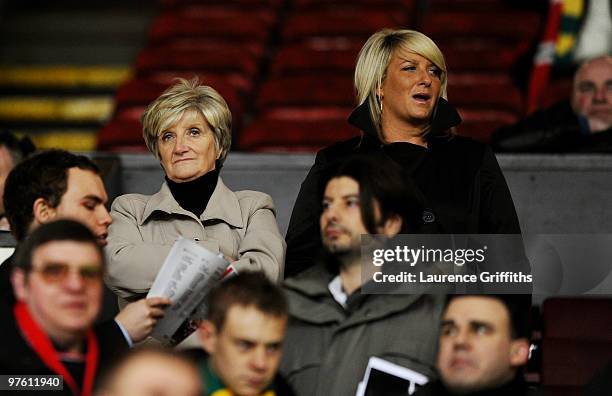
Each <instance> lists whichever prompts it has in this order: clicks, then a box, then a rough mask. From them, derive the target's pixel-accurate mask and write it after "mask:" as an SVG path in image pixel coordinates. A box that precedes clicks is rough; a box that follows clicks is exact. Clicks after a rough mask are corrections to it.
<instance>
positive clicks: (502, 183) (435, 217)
mask: <svg viewBox="0 0 612 396" xmlns="http://www.w3.org/2000/svg"><path fill="white" fill-rule="evenodd" d="M369 114H370V113H369V108H368V105H367V102H366V103H364V104H363V105H361V106H359V107H358V108H356V109H355V110H354V111H353V113H352V114H351V116H350V118H349V122H350V123H351V124H353V125H354V126H356V127H358V128H359V129H361V130H362V134H361V136H359V137H355V138H352V139H349V140H347V141H344V142H341V143H337V144H334V145H332V146H329V147H327V148H324V149H322V150H321V151H319V152H318V153H317V157H316V160H315V163H314V165H313V166H312V168H311V169H310V172H309V173H308V175H307V176H306V179H305V180H304V181H303V182H302V186H301V189H300V192H299V194H298V197H297V200H296V203H295V206H294V208H293V213H292V214H291V221H290V223H289V228H288V230H287V236H286V241H287V259H286V264H285V275H286V276H287V277H289V276H292V275H295V274H297V273H298V272H301V271H303V270H304V269H306V268H308V267H310V266H311V265H312V263H313V262H314V260H313V258H314V257H313V256H314V255H315V254H316V252H317V251H319V249H320V247H321V238H320V233H319V215H320V213H321V197H322V191H323V189H324V186H323V185H322V184H323V181H324V180H325V179H326V175H327V174H328V173H329V172H330V169H332V168H333V166H335V164H336V163H337V162H339V161H342V160H345V159H346V158H348V157H350V156H352V155H355V154H366V155H383V156H387V157H389V158H391V159H392V160H394V161H395V162H397V163H398V164H400V165H401V166H402V168H403V169H404V171H405V174H406V177H409V178H413V179H414V181H415V183H416V185H417V187H418V188H419V189H420V190H421V193H422V195H423V197H424V200H425V207H426V208H427V210H426V211H424V212H423V222H422V223H421V224H418V225H414V226H415V228H416V229H417V230H418V231H419V232H422V233H437V232H442V233H453V234H478V233H481V234H520V232H521V231H520V226H519V222H518V218H517V215H516V211H515V209H514V203H513V202H512V197H511V196H510V191H509V190H508V186H507V184H506V180H505V179H504V176H503V174H502V172H501V170H500V168H499V164H498V163H497V160H496V159H495V156H494V154H493V152H492V151H491V149H490V148H489V147H488V146H486V145H484V144H482V143H478V142H476V141H474V140H472V139H469V138H465V137H460V136H456V135H449V134H447V133H446V132H447V131H448V130H449V128H451V127H453V126H456V125H458V124H459V123H460V122H461V118H460V117H459V114H458V113H457V111H456V110H455V109H454V108H453V107H452V106H451V105H450V104H448V102H447V101H446V100H444V99H440V100H439V102H438V105H437V107H436V110H435V113H434V116H433V118H432V123H431V130H430V133H429V134H428V135H427V139H428V148H424V147H421V146H416V145H413V144H409V143H392V144H383V143H381V141H380V139H379V138H378V136H377V132H376V130H375V128H374V125H373V124H372V121H371V118H370V115H369Z"/></svg>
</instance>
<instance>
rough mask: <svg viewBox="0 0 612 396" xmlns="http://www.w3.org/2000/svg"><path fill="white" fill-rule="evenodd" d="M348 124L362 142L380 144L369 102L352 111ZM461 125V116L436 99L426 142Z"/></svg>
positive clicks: (448, 105)
mask: <svg viewBox="0 0 612 396" xmlns="http://www.w3.org/2000/svg"><path fill="white" fill-rule="evenodd" d="M348 122H349V124H351V125H353V126H355V127H357V128H359V129H360V130H362V131H363V133H364V135H363V138H364V139H362V140H368V141H371V142H376V143H378V144H381V141H380V138H379V137H378V132H377V131H376V127H375V126H374V123H373V122H372V118H371V117H370V105H369V101H368V100H366V101H364V102H363V103H362V104H361V105H359V106H358V107H357V108H355V109H354V110H353V112H352V113H351V115H350V116H349V118H348ZM460 123H461V116H460V115H459V113H458V112H457V110H456V109H455V108H454V107H453V106H451V104H450V103H448V101H447V100H446V99H444V98H440V99H438V104H437V105H436V107H435V108H434V112H433V115H432V119H431V131H430V132H429V133H428V134H427V135H426V139H427V140H432V139H437V138H443V137H445V135H444V132H446V131H448V130H449V129H450V128H452V127H454V126H457V125H459V124H460Z"/></svg>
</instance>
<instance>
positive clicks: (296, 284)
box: [281, 264, 444, 396]
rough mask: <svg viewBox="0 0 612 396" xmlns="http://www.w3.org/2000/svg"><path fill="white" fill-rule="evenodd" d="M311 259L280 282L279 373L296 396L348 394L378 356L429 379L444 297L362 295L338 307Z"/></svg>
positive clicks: (325, 278)
mask: <svg viewBox="0 0 612 396" xmlns="http://www.w3.org/2000/svg"><path fill="white" fill-rule="evenodd" d="M334 276H335V275H334V274H332V273H331V272H329V271H328V270H327V269H326V268H325V266H324V265H321V264H320V265H317V266H315V267H313V268H311V269H309V270H307V271H305V272H304V273H302V274H300V275H298V276H296V277H295V278H291V279H289V280H287V281H286V282H285V290H286V294H287V296H288V298H289V315H290V317H289V327H288V331H287V337H286V339H285V351H284V355H283V360H282V362H281V373H282V375H283V376H284V377H285V378H286V379H287V380H288V382H289V383H290V385H291V386H292V387H293V389H295V391H296V393H297V394H298V395H300V396H307V395H308V396H310V395H317V396H319V395H320V396H327V395H334V396H343V395H346V396H353V395H355V391H356V389H357V384H358V383H359V381H361V379H362V378H363V375H364V373H365V369H366V366H367V363H368V359H369V358H370V357H371V356H377V357H380V358H383V359H385V360H389V361H391V362H393V363H396V364H399V365H401V366H404V367H407V368H410V369H412V370H415V371H418V372H420V373H422V374H424V375H426V376H427V377H429V378H430V379H431V378H435V374H434V373H435V372H434V364H435V358H436V353H437V339H438V328H439V323H440V317H441V315H442V309H443V305H444V296H443V295H362V296H357V301H354V304H353V303H351V304H349V307H348V309H346V310H345V309H344V308H343V307H342V306H341V305H339V304H338V303H337V302H336V301H335V300H334V299H333V297H332V296H331V293H330V292H329V289H328V284H329V282H330V281H331V280H332V279H333V277H334Z"/></svg>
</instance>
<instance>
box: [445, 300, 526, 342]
mask: <svg viewBox="0 0 612 396" xmlns="http://www.w3.org/2000/svg"><path fill="white" fill-rule="evenodd" d="M467 296H469V297H483V298H493V299H495V300H498V301H499V302H501V303H502V304H504V306H505V307H506V310H507V311H508V317H509V319H510V336H511V337H512V339H513V340H516V339H517V338H526V339H528V340H529V339H530V338H531V295H530V294H451V295H449V296H448V297H447V302H446V305H447V306H448V304H449V303H450V302H451V301H452V300H454V299H455V298H458V297H467Z"/></svg>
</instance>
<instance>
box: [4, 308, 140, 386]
mask: <svg viewBox="0 0 612 396" xmlns="http://www.w3.org/2000/svg"><path fill="white" fill-rule="evenodd" d="M0 314H1V315H2V321H1V322H0V350H2V353H0V374H22V375H55V373H54V372H53V371H52V370H51V369H50V368H49V367H47V366H46V365H45V363H43V361H42V360H41V359H40V358H39V356H38V355H37V354H36V352H35V351H34V350H33V349H32V348H31V347H30V345H29V344H28V342H27V341H26V340H25V339H24V338H23V337H22V335H21V331H20V330H19V327H18V326H17V322H16V320H15V315H14V314H13V312H12V309H8V307H7V305H6V302H5V301H1V302H0ZM94 331H95V334H96V337H97V339H98V348H99V358H98V369H97V370H96V381H97V380H99V379H100V378H101V375H102V374H103V373H104V372H105V371H107V370H108V369H110V368H111V367H112V365H113V363H114V362H116V361H117V360H118V359H119V358H120V357H121V356H123V354H124V353H127V352H128V351H129V347H128V344H127V342H126V341H125V338H124V336H123V333H122V332H121V330H120V329H119V326H118V325H117V323H116V322H115V321H114V320H111V321H107V322H104V323H101V324H99V325H97V326H96V327H95V328H94ZM0 393H2V394H3V395H4V394H7V395H10V394H15V395H24V394H27V392H24V391H15V392H13V393H11V392H10V391H2V392H0ZM32 393H35V394H36V395H45V394H49V395H55V396H62V395H66V396H68V395H71V396H72V392H71V391H70V387H68V386H67V385H66V384H65V383H64V389H63V390H62V391H59V390H58V391H47V392H45V391H36V392H33V391H32Z"/></svg>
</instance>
